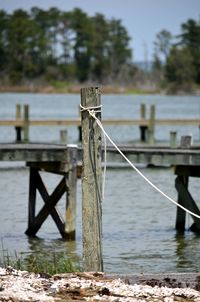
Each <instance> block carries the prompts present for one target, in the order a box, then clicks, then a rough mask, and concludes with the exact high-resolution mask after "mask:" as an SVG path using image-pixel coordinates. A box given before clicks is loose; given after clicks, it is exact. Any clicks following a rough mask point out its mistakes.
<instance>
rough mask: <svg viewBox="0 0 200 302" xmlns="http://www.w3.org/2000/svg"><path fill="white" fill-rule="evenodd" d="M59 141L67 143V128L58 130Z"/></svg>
mask: <svg viewBox="0 0 200 302" xmlns="http://www.w3.org/2000/svg"><path fill="white" fill-rule="evenodd" d="M60 143H61V144H63V145H66V144H67V129H63V130H60Z"/></svg>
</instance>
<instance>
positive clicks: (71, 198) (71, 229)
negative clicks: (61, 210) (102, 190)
mask: <svg viewBox="0 0 200 302" xmlns="http://www.w3.org/2000/svg"><path fill="white" fill-rule="evenodd" d="M67 150H68V153H67V156H68V160H67V162H68V164H69V171H68V173H67V176H66V187H67V203H66V221H65V235H64V236H65V239H67V240H75V237H76V187H77V154H78V152H77V151H78V150H77V145H68V146H67Z"/></svg>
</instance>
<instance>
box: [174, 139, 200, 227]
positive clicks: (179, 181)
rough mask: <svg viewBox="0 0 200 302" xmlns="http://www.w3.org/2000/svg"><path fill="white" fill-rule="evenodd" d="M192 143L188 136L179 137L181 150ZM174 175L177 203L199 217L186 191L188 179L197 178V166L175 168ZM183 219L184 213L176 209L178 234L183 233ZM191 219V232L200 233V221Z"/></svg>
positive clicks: (194, 218)
mask: <svg viewBox="0 0 200 302" xmlns="http://www.w3.org/2000/svg"><path fill="white" fill-rule="evenodd" d="M191 143H192V137H191V136H190V135H186V136H182V137H181V144H180V147H181V148H190V147H191ZM175 174H176V175H177V178H176V179H175V187H176V190H177V192H178V203H179V204H180V205H182V206H183V207H185V208H186V209H188V210H189V211H191V212H193V213H195V214H197V215H199V216H200V211H199V208H198V206H197V205H196V203H195V201H194V199H193V198H192V195H191V194H190V192H189V190H188V184H189V177H190V176H193V177H199V175H200V174H199V167H198V166H190V165H182V166H175ZM185 219H186V212H185V211H184V210H183V209H181V208H180V207H177V212H176V230H177V231H179V232H184V230H185ZM192 219H193V220H194V223H193V224H192V226H191V228H190V229H191V230H192V231H194V232H198V233H199V232H200V220H199V219H198V218H197V217H195V216H193V215H192Z"/></svg>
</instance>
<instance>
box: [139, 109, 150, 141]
mask: <svg viewBox="0 0 200 302" xmlns="http://www.w3.org/2000/svg"><path fill="white" fill-rule="evenodd" d="M140 118H141V120H145V119H146V105H145V104H141V105H140ZM139 128H140V141H141V142H146V141H147V129H148V127H147V126H145V125H140V126H139Z"/></svg>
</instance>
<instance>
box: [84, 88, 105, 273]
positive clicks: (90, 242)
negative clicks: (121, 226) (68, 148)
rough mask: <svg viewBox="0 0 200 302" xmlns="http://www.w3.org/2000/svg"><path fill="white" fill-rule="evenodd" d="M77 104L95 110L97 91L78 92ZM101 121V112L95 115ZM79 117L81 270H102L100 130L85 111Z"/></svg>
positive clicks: (98, 95) (98, 103)
mask: <svg viewBox="0 0 200 302" xmlns="http://www.w3.org/2000/svg"><path fill="white" fill-rule="evenodd" d="M81 105H82V106H83V107H84V108H91V107H93V108H94V107H95V108H98V107H99V106H100V105H101V103H100V92H99V89H98V88H94V87H91V88H82V89H81ZM96 117H97V118H98V119H101V112H98V113H96ZM81 118H82V138H83V140H82V147H83V171H82V198H83V200H82V225H83V228H82V229H83V262H84V270H85V271H103V260H102V242H101V241H102V208H101V203H102V179H101V177H102V171H101V130H100V128H99V126H98V125H97V123H96V121H95V119H94V118H93V117H92V116H91V115H90V114H89V112H88V110H83V111H82V114H81Z"/></svg>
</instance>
